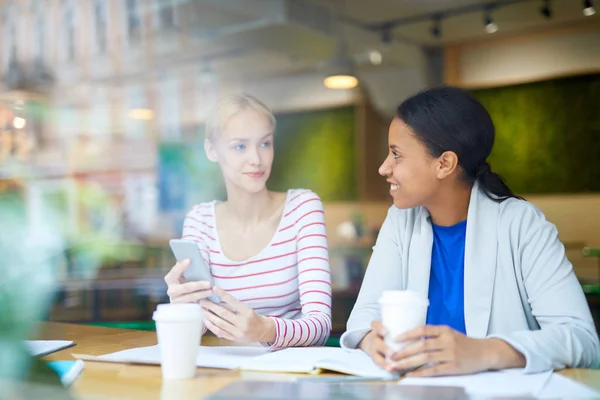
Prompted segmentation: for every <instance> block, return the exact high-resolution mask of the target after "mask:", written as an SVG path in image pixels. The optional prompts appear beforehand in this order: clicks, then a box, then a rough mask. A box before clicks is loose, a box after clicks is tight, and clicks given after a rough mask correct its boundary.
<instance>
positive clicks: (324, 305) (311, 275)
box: [271, 192, 331, 348]
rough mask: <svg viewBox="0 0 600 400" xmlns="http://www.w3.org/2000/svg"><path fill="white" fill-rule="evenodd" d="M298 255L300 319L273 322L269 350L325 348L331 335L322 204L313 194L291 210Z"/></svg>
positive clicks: (281, 319) (328, 272) (329, 279)
mask: <svg viewBox="0 0 600 400" xmlns="http://www.w3.org/2000/svg"><path fill="white" fill-rule="evenodd" d="M294 214H295V215H297V217H296V226H297V227H298V230H297V234H296V248H297V252H298V256H297V257H298V290H299V291H300V304H301V306H302V317H301V318H299V319H286V318H276V317H271V318H273V320H274V321H275V326H276V339H275V342H274V343H272V344H271V347H276V348H283V347H291V346H320V345H324V344H325V342H326V341H327V339H328V338H329V333H330V332H331V273H330V269H329V253H328V249H327V234H326V230H325V218H324V212H323V203H322V202H321V199H320V198H319V197H318V196H317V195H316V194H315V193H313V192H309V193H307V195H305V196H303V200H302V201H301V202H300V204H299V205H298V206H297V207H296V208H295V209H294Z"/></svg>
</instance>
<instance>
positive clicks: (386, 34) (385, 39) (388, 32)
mask: <svg viewBox="0 0 600 400" xmlns="http://www.w3.org/2000/svg"><path fill="white" fill-rule="evenodd" d="M391 43H392V26H391V25H385V26H383V27H382V28H381V44H383V46H384V47H389V46H390V45H391Z"/></svg>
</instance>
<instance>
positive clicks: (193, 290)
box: [165, 260, 213, 303]
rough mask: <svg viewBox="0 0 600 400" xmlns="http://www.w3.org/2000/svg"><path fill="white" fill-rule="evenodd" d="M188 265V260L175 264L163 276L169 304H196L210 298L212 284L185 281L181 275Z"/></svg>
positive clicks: (189, 263)
mask: <svg viewBox="0 0 600 400" xmlns="http://www.w3.org/2000/svg"><path fill="white" fill-rule="evenodd" d="M190 265H191V262H190V260H184V261H181V262H177V263H176V264H175V265H174V266H173V268H171V270H170V271H169V272H168V273H167V275H165V283H166V284H167V287H168V289H167V295H168V296H169V299H170V300H171V303H197V302H198V301H200V300H202V299H204V298H206V297H208V296H212V294H213V291H212V284H211V283H210V282H209V281H195V282H188V281H187V280H186V279H185V277H184V276H183V273H184V271H185V270H186V269H187V268H189V266H190Z"/></svg>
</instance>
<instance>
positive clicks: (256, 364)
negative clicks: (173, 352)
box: [74, 345, 397, 379]
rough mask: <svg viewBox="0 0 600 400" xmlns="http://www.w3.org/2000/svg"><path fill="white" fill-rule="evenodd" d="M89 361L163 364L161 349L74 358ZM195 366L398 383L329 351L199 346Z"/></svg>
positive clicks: (353, 356) (367, 362) (357, 356)
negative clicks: (323, 373)
mask: <svg viewBox="0 0 600 400" xmlns="http://www.w3.org/2000/svg"><path fill="white" fill-rule="evenodd" d="M74 356H76V357H77V358H79V359H82V360H88V361H104V362H120V363H131V364H154V365H158V364H160V346H159V345H155V346H148V347H139V348H135V349H129V350H123V351H119V352H116V353H112V354H106V355H103V356H99V357H96V356H88V355H80V354H74ZM196 365H197V366H198V367H203V368H223V369H242V370H246V371H261V372H287V373H307V374H308V373H318V372H320V370H324V369H325V370H331V371H337V372H341V373H344V374H348V375H357V376H361V377H367V378H376V379H397V377H396V376H395V375H393V374H390V373H388V372H387V371H385V370H383V369H382V368H380V367H378V366H377V365H375V364H374V363H373V361H371V359H370V358H369V356H367V355H366V354H365V353H363V352H362V351H360V350H345V349H341V348H327V347H303V348H289V349H285V350H279V351H274V352H272V351H271V350H269V349H267V348H262V347H232V346H214V347H212V346H209V347H204V346H199V347H198V353H197V355H196Z"/></svg>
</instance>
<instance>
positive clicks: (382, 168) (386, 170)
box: [379, 158, 392, 176]
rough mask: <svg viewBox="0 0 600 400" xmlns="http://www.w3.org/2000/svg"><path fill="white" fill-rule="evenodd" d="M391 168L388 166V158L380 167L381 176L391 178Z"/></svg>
mask: <svg viewBox="0 0 600 400" xmlns="http://www.w3.org/2000/svg"><path fill="white" fill-rule="evenodd" d="M391 172H392V171H391V168H390V167H389V164H388V158H386V159H385V160H383V164H381V166H380V167H379V175H381V176H389V175H391Z"/></svg>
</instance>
